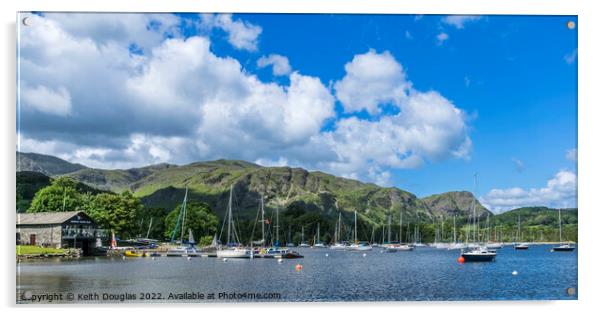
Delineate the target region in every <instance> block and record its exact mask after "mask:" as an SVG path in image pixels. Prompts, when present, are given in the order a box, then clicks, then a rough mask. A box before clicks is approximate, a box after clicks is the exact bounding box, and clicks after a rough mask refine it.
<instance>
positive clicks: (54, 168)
mask: <svg viewBox="0 0 602 316" xmlns="http://www.w3.org/2000/svg"><path fill="white" fill-rule="evenodd" d="M85 168H87V167H86V166H84V165H80V164H73V163H70V162H68V161H65V160H63V159H60V158H57V157H54V156H48V155H42V154H35V153H22V152H17V171H35V172H40V173H43V174H45V175H47V176H56V175H62V174H66V173H70V172H75V171H78V170H81V169H85Z"/></svg>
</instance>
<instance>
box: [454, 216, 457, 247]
mask: <svg viewBox="0 0 602 316" xmlns="http://www.w3.org/2000/svg"><path fill="white" fill-rule="evenodd" d="M456 243H457V240H456V215H454V245H455V244H456Z"/></svg>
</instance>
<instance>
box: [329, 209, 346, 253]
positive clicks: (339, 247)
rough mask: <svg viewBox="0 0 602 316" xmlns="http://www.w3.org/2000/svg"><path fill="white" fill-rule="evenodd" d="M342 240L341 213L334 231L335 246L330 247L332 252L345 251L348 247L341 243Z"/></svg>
mask: <svg viewBox="0 0 602 316" xmlns="http://www.w3.org/2000/svg"><path fill="white" fill-rule="evenodd" d="M340 238H341V213H339V220H338V221H337V224H336V227H335V230H334V245H332V246H330V249H332V250H345V248H346V247H347V246H345V244H343V243H341V242H340V241H339V239H340Z"/></svg>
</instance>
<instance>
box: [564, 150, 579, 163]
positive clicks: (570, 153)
mask: <svg viewBox="0 0 602 316" xmlns="http://www.w3.org/2000/svg"><path fill="white" fill-rule="evenodd" d="M564 157H565V158H566V159H567V160H568V161H572V162H577V158H578V153H577V148H571V149H569V150H567V151H566V154H565V156H564Z"/></svg>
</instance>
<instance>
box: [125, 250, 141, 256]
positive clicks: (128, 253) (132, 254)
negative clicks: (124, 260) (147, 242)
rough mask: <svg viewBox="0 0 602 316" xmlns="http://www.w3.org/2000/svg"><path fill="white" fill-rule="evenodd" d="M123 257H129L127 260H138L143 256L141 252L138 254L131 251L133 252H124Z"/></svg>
mask: <svg viewBox="0 0 602 316" xmlns="http://www.w3.org/2000/svg"><path fill="white" fill-rule="evenodd" d="M123 255H124V256H126V257H129V258H140V257H143V256H144V253H143V252H138V251H133V250H126V251H125V252H124V253H123Z"/></svg>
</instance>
